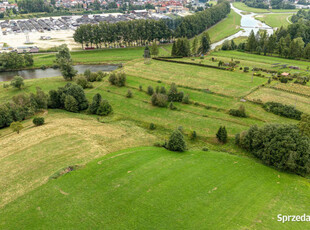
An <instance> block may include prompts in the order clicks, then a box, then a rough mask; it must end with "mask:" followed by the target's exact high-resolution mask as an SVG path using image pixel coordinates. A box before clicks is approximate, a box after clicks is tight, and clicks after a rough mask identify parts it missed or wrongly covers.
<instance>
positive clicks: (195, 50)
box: [171, 32, 211, 57]
mask: <svg viewBox="0 0 310 230" xmlns="http://www.w3.org/2000/svg"><path fill="white" fill-rule="evenodd" d="M210 48H211V40H210V36H209V34H208V32H204V33H203V34H202V35H201V37H200V41H199V38H198V36H196V37H195V38H194V40H193V42H192V45H191V44H190V42H189V40H188V39H187V38H179V39H177V40H176V41H175V42H174V43H173V45H172V50H171V56H175V57H189V56H190V55H191V54H192V55H195V56H196V55H200V54H205V53H207V52H208V51H209V50H210Z"/></svg>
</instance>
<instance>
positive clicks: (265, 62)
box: [210, 51, 310, 73]
mask: <svg viewBox="0 0 310 230" xmlns="http://www.w3.org/2000/svg"><path fill="white" fill-rule="evenodd" d="M210 56H211V57H212V56H216V57H218V58H224V57H226V58H230V59H231V58H233V59H234V60H244V61H242V63H248V64H250V65H252V66H256V67H262V68H268V69H271V70H273V69H274V70H280V71H282V72H290V73H300V72H306V71H307V67H309V66H310V62H308V61H301V60H291V59H285V58H280V57H276V56H264V55H257V54H251V53H245V52H239V51H216V52H212V53H211V54H210ZM242 63H241V64H242ZM272 64H281V65H287V66H290V65H292V66H298V67H299V68H300V70H296V69H289V68H282V67H281V68H280V67H274V66H275V65H272Z"/></svg>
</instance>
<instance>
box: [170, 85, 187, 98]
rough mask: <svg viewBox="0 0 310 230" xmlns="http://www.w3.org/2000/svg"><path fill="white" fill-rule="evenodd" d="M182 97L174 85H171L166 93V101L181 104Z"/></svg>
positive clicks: (182, 94) (181, 93)
mask: <svg viewBox="0 0 310 230" xmlns="http://www.w3.org/2000/svg"><path fill="white" fill-rule="evenodd" d="M183 96H184V93H183V92H178V89H177V86H176V84H175V83H172V84H171V86H170V90H169V92H168V101H176V102H181V101H182V100H183Z"/></svg>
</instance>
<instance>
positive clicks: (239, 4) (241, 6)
mask: <svg viewBox="0 0 310 230" xmlns="http://www.w3.org/2000/svg"><path fill="white" fill-rule="evenodd" d="M233 6H234V7H236V8H237V9H239V10H242V11H246V12H253V13H269V12H273V13H287V12H297V11H298V9H270V10H269V9H260V8H254V7H249V6H247V5H245V4H244V3H243V2H234V3H233Z"/></svg>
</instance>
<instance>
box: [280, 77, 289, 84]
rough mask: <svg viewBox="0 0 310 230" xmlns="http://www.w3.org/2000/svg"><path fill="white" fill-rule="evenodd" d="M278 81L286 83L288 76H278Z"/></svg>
mask: <svg viewBox="0 0 310 230" xmlns="http://www.w3.org/2000/svg"><path fill="white" fill-rule="evenodd" d="M279 80H280V82H281V83H287V82H288V78H287V77H280V79H279Z"/></svg>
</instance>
